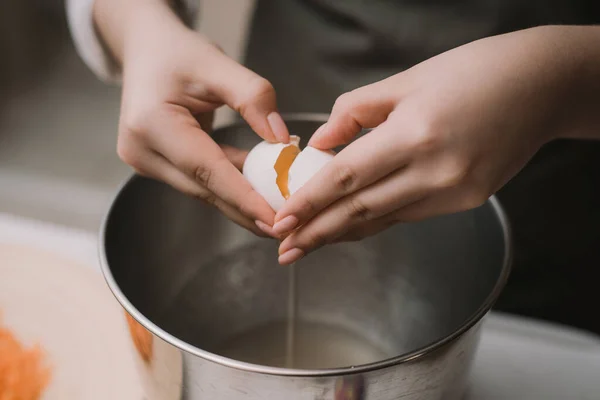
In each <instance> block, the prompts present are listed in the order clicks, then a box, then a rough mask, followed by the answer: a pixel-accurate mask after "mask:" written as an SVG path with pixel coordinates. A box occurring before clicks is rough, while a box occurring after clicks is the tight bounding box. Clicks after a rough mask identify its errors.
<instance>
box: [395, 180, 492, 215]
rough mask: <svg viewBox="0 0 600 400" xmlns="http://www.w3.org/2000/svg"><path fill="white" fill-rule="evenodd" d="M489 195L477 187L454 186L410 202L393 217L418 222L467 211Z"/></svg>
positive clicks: (481, 203)
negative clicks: (412, 202)
mask: <svg viewBox="0 0 600 400" xmlns="http://www.w3.org/2000/svg"><path fill="white" fill-rule="evenodd" d="M488 199H489V195H487V194H486V193H485V192H480V191H478V190H477V189H470V190H469V189H465V187H463V186H459V187H455V188H452V189H448V190H445V191H443V192H440V193H436V194H434V195H432V196H428V197H427V198H425V199H423V200H421V201H419V202H416V203H414V204H410V205H408V206H406V207H403V208H401V209H399V210H398V211H396V212H394V218H395V219H396V220H397V221H403V222H418V221H422V220H425V219H429V218H434V217H439V216H442V215H447V214H454V213H458V212H463V211H468V210H471V209H474V208H477V207H480V206H482V205H483V204H485V202H486V201H487V200H488Z"/></svg>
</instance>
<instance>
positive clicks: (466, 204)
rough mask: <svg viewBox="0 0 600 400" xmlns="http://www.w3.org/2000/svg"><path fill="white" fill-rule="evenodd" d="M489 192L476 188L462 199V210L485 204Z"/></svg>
mask: <svg viewBox="0 0 600 400" xmlns="http://www.w3.org/2000/svg"><path fill="white" fill-rule="evenodd" d="M488 197H489V196H488V194H487V193H486V192H484V191H482V190H474V191H472V192H471V193H469V194H467V195H466V196H464V198H463V201H462V210H463V211H466V210H471V209H473V208H477V207H480V206H482V205H483V204H485V202H486V201H487V200H488Z"/></svg>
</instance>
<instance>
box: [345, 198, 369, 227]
mask: <svg viewBox="0 0 600 400" xmlns="http://www.w3.org/2000/svg"><path fill="white" fill-rule="evenodd" d="M348 216H349V217H350V218H351V219H353V220H359V221H370V220H372V219H373V213H372V212H371V209H370V208H369V207H367V206H366V205H365V204H364V203H363V202H362V201H360V200H359V199H357V198H356V197H353V198H351V199H350V200H349V201H348Z"/></svg>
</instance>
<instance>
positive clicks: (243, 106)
mask: <svg viewBox="0 0 600 400" xmlns="http://www.w3.org/2000/svg"><path fill="white" fill-rule="evenodd" d="M218 57H220V60H218V62H216V63H214V65H213V68H212V69H211V71H210V73H209V76H205V77H204V79H203V80H205V81H208V83H209V87H210V88H211V91H213V92H214V93H215V94H216V95H217V96H218V97H219V98H220V99H222V101H223V102H224V103H225V104H227V105H228V106H229V107H231V108H232V109H234V110H235V111H237V112H238V113H240V115H241V116H242V118H244V120H245V121H246V122H247V123H248V125H250V127H251V128H252V129H253V130H254V131H255V132H256V133H257V134H258V135H259V136H260V137H261V138H263V139H264V140H267V141H269V142H283V143H288V142H289V136H290V135H289V132H288V129H287V127H286V125H285V122H284V121H283V118H281V115H280V114H279V112H278V111H277V100H276V96H275V89H274V88H273V85H271V83H270V82H269V81H268V80H266V79H264V78H262V77H261V76H259V75H257V74H256V73H254V72H253V71H251V70H249V69H247V68H245V67H243V66H242V65H240V64H238V63H237V62H235V61H234V60H232V59H231V58H229V57H227V56H226V55H224V54H221V55H220V56H218Z"/></svg>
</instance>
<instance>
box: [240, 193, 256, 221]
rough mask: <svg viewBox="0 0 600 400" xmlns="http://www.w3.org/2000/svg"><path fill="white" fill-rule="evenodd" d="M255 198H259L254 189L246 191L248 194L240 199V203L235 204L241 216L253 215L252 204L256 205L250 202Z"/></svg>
mask: <svg viewBox="0 0 600 400" xmlns="http://www.w3.org/2000/svg"><path fill="white" fill-rule="evenodd" d="M256 196H260V195H259V194H258V193H257V192H255V191H254V189H250V190H248V192H247V193H246V194H245V195H244V196H243V197H242V198H241V200H240V202H239V203H238V204H237V209H238V211H239V212H240V213H242V214H243V215H254V214H256V213H254V210H253V207H252V205H253V204H256V203H255V202H254V201H252V199H253V198H256Z"/></svg>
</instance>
